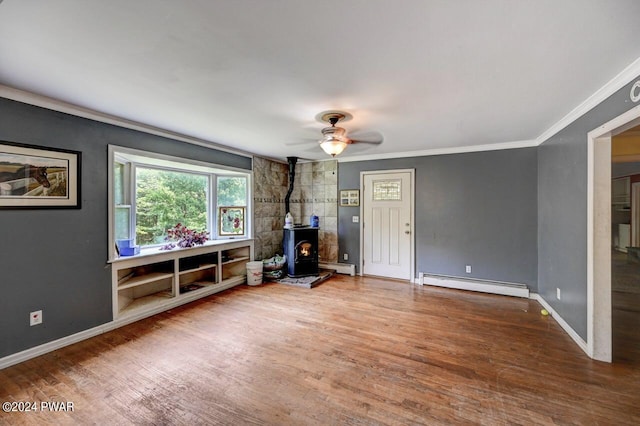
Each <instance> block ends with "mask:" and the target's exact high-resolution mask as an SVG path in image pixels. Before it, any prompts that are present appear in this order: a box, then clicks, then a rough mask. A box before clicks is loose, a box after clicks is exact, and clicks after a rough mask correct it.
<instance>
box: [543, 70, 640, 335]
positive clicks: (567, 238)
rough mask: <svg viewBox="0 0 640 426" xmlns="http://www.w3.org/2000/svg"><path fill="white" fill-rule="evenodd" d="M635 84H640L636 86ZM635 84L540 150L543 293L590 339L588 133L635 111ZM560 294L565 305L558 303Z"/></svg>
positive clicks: (558, 134) (604, 102)
mask: <svg viewBox="0 0 640 426" xmlns="http://www.w3.org/2000/svg"><path fill="white" fill-rule="evenodd" d="M634 81H635V80H634ZM632 84H633V83H629V84H628V85H627V86H625V87H624V88H622V89H620V90H619V91H617V92H616V93H615V94H613V95H612V96H610V97H609V98H607V99H606V100H605V101H603V102H602V103H600V104H598V105H597V106H596V107H595V108H593V109H592V110H590V111H589V112H588V113H586V114H585V115H583V116H582V117H580V118H579V119H578V120H576V121H574V122H573V123H572V124H571V125H569V126H568V127H566V128H565V129H563V130H562V131H560V132H559V133H557V134H556V135H554V136H553V137H551V138H549V139H548V140H547V141H545V142H544V143H543V144H542V145H540V146H539V147H538V292H539V294H540V295H541V296H542V297H543V298H544V299H545V300H546V301H547V302H549V303H550V304H551V306H552V307H553V308H554V309H555V310H556V311H557V312H558V313H559V314H560V316H561V317H562V318H564V320H565V321H567V323H568V324H569V325H570V326H571V327H572V328H573V329H574V330H575V331H576V332H577V333H578V334H579V335H580V337H582V338H583V339H586V337H587V133H589V132H590V131H591V130H594V129H595V128H597V127H599V126H601V125H603V124H604V123H606V122H608V121H610V120H611V119H613V118H615V117H617V116H619V115H620V114H622V113H624V112H626V111H628V110H629V109H631V108H633V107H634V106H635V105H638V104H633V103H632V102H631V100H630V99H629V91H630V90H631V86H632ZM556 288H560V289H561V292H562V301H559V300H557V299H556Z"/></svg>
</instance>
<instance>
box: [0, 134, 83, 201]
mask: <svg viewBox="0 0 640 426" xmlns="http://www.w3.org/2000/svg"><path fill="white" fill-rule="evenodd" d="M80 157H81V153H80V152H77V151H69V150H64V149H56V148H45V147H39V146H34V145H25V144H20V143H15V142H5V141H0V208H2V209H42V208H44V209H49V208H66V209H79V208H80V200H81V198H80Z"/></svg>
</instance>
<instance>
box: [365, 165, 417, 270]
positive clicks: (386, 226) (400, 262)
mask: <svg viewBox="0 0 640 426" xmlns="http://www.w3.org/2000/svg"><path fill="white" fill-rule="evenodd" d="M413 176H414V173H413V170H389V171H376V172H362V173H361V189H362V194H363V195H362V203H361V217H362V221H361V222H362V223H361V224H360V232H361V242H362V243H361V250H360V259H361V262H360V271H361V273H362V274H364V275H376V276H382V277H389V278H398V279H404V280H412V279H413V275H414V261H413V247H414V244H413V241H414V237H413V235H414V226H413V197H414V178H413Z"/></svg>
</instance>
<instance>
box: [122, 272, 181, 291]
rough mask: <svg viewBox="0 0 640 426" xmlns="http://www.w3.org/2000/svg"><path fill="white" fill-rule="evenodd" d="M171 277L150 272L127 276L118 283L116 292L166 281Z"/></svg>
mask: <svg viewBox="0 0 640 426" xmlns="http://www.w3.org/2000/svg"><path fill="white" fill-rule="evenodd" d="M172 277H173V273H168V272H150V273H148V274H144V275H132V276H127V277H125V278H123V279H121V280H120V281H119V282H118V290H124V289H125V288H131V287H136V286H139V285H143V284H148V283H151V282H154V281H161V280H166V279H167V278H172Z"/></svg>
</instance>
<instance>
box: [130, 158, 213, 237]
mask: <svg viewBox="0 0 640 426" xmlns="http://www.w3.org/2000/svg"><path fill="white" fill-rule="evenodd" d="M134 188H135V200H136V202H135V206H136V212H135V213H136V217H135V219H136V222H135V223H136V228H135V229H136V243H137V244H139V245H141V246H146V245H153V244H162V243H163V242H164V238H165V237H166V235H167V229H169V228H172V227H173V226H175V225H176V224H177V223H181V224H183V225H184V226H186V227H187V228H189V229H194V230H196V231H202V230H205V229H208V226H207V218H208V217H209V208H208V203H207V194H208V193H209V177H208V176H207V175H203V174H195V173H187V172H182V171H173V170H162V169H152V168H148V167H144V166H139V167H135V187H134Z"/></svg>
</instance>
